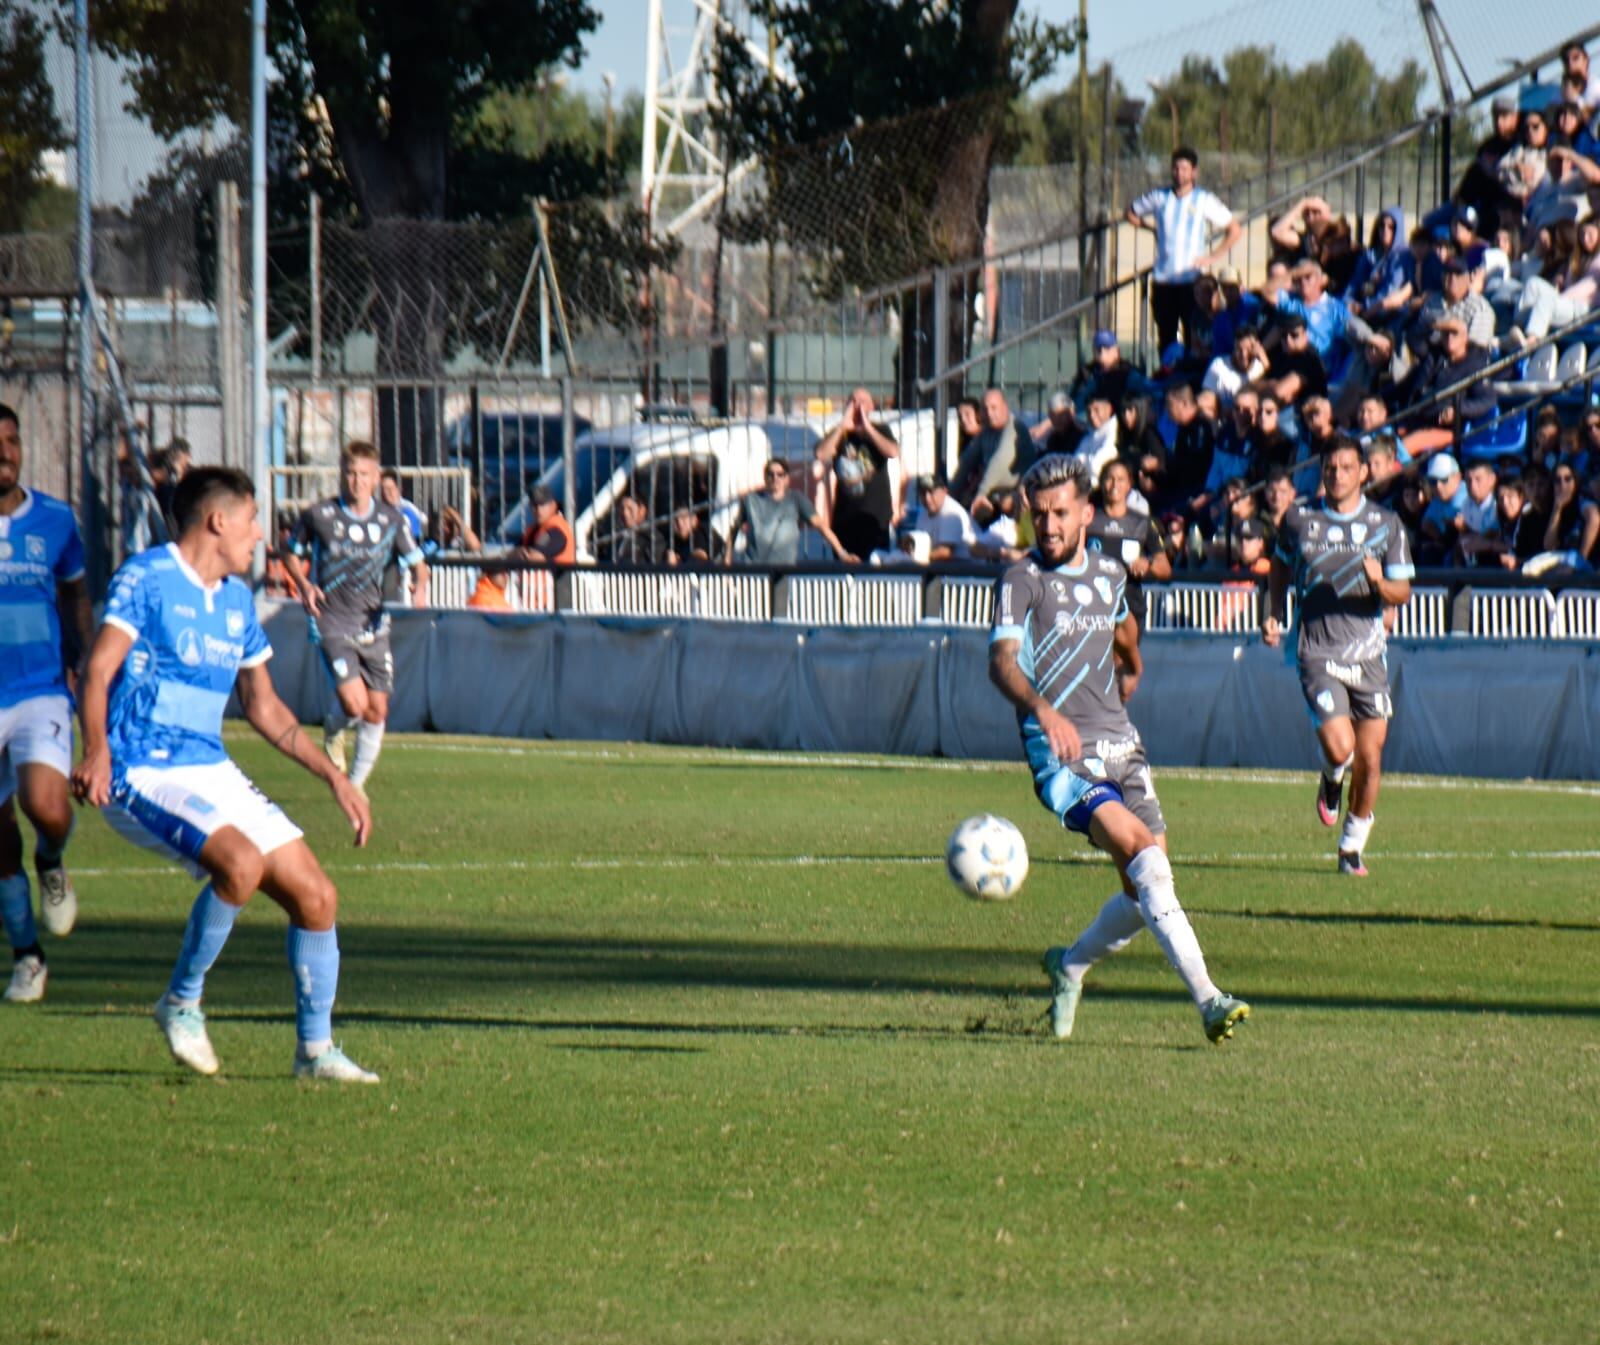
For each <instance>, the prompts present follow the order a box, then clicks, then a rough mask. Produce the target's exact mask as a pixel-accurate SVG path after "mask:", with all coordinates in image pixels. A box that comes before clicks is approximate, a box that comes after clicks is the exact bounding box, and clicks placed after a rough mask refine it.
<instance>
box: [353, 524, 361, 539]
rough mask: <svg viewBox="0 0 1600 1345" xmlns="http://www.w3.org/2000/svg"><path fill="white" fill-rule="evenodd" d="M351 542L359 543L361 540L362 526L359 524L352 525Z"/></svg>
mask: <svg viewBox="0 0 1600 1345" xmlns="http://www.w3.org/2000/svg"><path fill="white" fill-rule="evenodd" d="M350 540H351V541H352V542H359V541H360V540H361V525H360V524H359V523H352V524H351V525H350Z"/></svg>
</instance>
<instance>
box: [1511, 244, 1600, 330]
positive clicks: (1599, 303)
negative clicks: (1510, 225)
mask: <svg viewBox="0 0 1600 1345" xmlns="http://www.w3.org/2000/svg"><path fill="white" fill-rule="evenodd" d="M1577 233H1578V245H1577V250H1576V251H1575V252H1574V253H1573V254H1572V260H1571V261H1570V262H1569V263H1568V264H1567V266H1566V268H1565V270H1564V271H1563V272H1562V273H1561V275H1560V276H1558V277H1557V279H1556V280H1555V282H1554V283H1552V282H1550V281H1548V280H1545V279H1543V278H1542V277H1540V276H1535V277H1533V278H1532V279H1531V280H1529V281H1528V283H1527V284H1526V285H1524V286H1523V288H1522V296H1521V298H1519V299H1518V300H1517V315H1516V321H1515V323H1514V324H1513V326H1512V328H1511V339H1512V340H1513V341H1514V342H1518V341H1520V342H1521V343H1522V344H1524V345H1532V344H1533V343H1534V342H1535V341H1537V340H1538V339H1539V338H1540V337H1541V336H1544V335H1545V334H1546V333H1547V332H1549V331H1550V329H1551V328H1552V327H1565V326H1567V325H1569V324H1570V323H1573V322H1576V321H1577V320H1578V319H1579V318H1581V317H1583V316H1584V315H1585V314H1587V313H1592V312H1594V311H1595V309H1596V308H1600V218H1590V219H1586V220H1584V221H1583V223H1581V224H1580V225H1578V231H1577Z"/></svg>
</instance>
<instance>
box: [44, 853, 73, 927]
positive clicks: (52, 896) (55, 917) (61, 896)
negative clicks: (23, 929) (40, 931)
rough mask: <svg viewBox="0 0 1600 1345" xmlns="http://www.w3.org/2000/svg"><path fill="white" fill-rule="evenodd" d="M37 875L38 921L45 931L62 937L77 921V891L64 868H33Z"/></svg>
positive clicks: (57, 866)
mask: <svg viewBox="0 0 1600 1345" xmlns="http://www.w3.org/2000/svg"><path fill="white" fill-rule="evenodd" d="M34 872H35V873H37V874H38V875H39V923H40V924H41V925H43V926H44V927H45V932H46V933H49V934H54V935H55V936H56V938H58V939H64V938H66V937H67V935H69V934H70V933H72V927H73V926H74V925H76V924H77V923H78V893H77V889H76V888H74V887H73V886H72V878H71V876H70V875H69V874H68V873H67V871H66V869H65V868H64V867H63V866H62V865H60V864H57V865H56V866H55V868H53V869H35V870H34Z"/></svg>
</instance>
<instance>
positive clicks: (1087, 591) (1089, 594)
mask: <svg viewBox="0 0 1600 1345" xmlns="http://www.w3.org/2000/svg"><path fill="white" fill-rule="evenodd" d="M1095 582H1096V583H1104V582H1105V581H1104V580H1103V579H1098V580H1096V581H1095ZM1072 597H1073V601H1075V602H1077V603H1078V604H1079V605H1080V606H1082V605H1083V604H1084V603H1087V602H1088V601H1089V600H1090V599H1091V598H1093V597H1094V590H1093V589H1091V588H1090V587H1089V586H1088V585H1087V584H1074V585H1073V586H1072Z"/></svg>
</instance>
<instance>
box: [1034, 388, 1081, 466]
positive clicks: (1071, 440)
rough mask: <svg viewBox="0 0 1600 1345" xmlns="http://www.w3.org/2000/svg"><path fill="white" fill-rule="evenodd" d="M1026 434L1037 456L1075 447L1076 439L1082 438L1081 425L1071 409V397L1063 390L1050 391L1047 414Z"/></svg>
mask: <svg viewBox="0 0 1600 1345" xmlns="http://www.w3.org/2000/svg"><path fill="white" fill-rule="evenodd" d="M1028 434H1029V435H1030V436H1031V437H1032V439H1033V443H1034V449H1033V451H1034V453H1035V455H1036V456H1038V457H1043V456H1044V455H1045V454H1046V453H1071V452H1072V451H1073V449H1075V448H1077V446H1078V440H1080V439H1081V438H1083V426H1081V425H1080V424H1078V417H1077V415H1076V414H1075V413H1074V411H1073V409H1072V398H1071V397H1069V396H1068V395H1067V394H1066V393H1065V392H1054V393H1051V394H1050V405H1049V414H1048V415H1046V417H1045V418H1044V419H1043V420H1041V421H1040V422H1039V423H1038V424H1037V425H1035V426H1034V427H1033V428H1032V429H1031V430H1029V431H1028Z"/></svg>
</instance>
